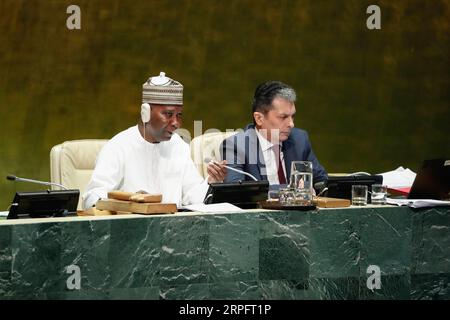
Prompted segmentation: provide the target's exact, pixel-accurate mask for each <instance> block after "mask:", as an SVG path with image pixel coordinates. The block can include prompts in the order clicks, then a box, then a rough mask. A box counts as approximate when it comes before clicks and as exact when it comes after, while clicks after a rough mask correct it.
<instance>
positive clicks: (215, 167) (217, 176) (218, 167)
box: [206, 160, 227, 183]
mask: <svg viewBox="0 0 450 320" xmlns="http://www.w3.org/2000/svg"><path fill="white" fill-rule="evenodd" d="M226 164H227V161H226V160H223V161H210V162H209V163H208V167H207V169H206V171H207V172H208V175H209V177H208V183H214V182H222V181H223V179H225V176H226V175H227V168H226V167H225V166H224V165H226Z"/></svg>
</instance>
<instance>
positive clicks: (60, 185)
mask: <svg viewBox="0 0 450 320" xmlns="http://www.w3.org/2000/svg"><path fill="white" fill-rule="evenodd" d="M6 179H7V180H13V181H22V182H31V183H37V184H43V185H46V186H57V187H60V188H62V189H64V190H69V188H67V187H66V186H63V185H62V184H59V183H56V182H46V181H39V180H33V179H27V178H19V177H16V176H13V175H11V174H9V175H7V176H6Z"/></svg>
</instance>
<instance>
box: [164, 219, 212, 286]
mask: <svg viewBox="0 0 450 320" xmlns="http://www.w3.org/2000/svg"><path fill="white" fill-rule="evenodd" d="M209 220H210V219H209V218H207V216H184V217H183V216H182V217H168V218H166V219H164V218H161V222H160V223H161V226H160V228H161V239H160V244H161V254H160V279H159V281H160V285H161V286H175V285H181V284H190V283H206V282H208V274H209V270H210V262H209V259H208V254H209V223H208V221H209Z"/></svg>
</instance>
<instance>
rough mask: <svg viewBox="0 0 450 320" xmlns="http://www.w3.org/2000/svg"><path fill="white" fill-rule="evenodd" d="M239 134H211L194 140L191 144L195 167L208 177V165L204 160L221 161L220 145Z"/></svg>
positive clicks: (234, 132)
mask: <svg viewBox="0 0 450 320" xmlns="http://www.w3.org/2000/svg"><path fill="white" fill-rule="evenodd" d="M238 132H239V131H229V132H210V133H205V134H202V135H200V136H198V137H195V138H194V139H192V141H191V143H190V147H191V157H192V160H193V161H194V164H195V167H196V168H197V170H198V172H199V173H200V174H201V175H202V176H203V177H206V176H207V175H208V173H207V172H206V168H207V166H208V164H207V163H204V160H205V159H206V158H210V159H216V160H220V158H221V157H220V144H221V143H222V141H223V140H224V139H226V138H228V137H230V136H232V135H234V134H236V133H238Z"/></svg>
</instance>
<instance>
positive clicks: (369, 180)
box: [324, 174, 383, 202]
mask: <svg viewBox="0 0 450 320" xmlns="http://www.w3.org/2000/svg"><path fill="white" fill-rule="evenodd" d="M382 183H383V176H382V175H378V174H373V175H368V174H361V175H359V174H352V175H345V176H331V177H328V181H327V188H328V190H327V191H325V192H324V195H325V196H326V197H330V198H340V199H349V200H351V199H352V186H353V185H364V186H367V187H368V188H367V189H368V191H369V192H371V191H372V185H373V184H382ZM368 200H369V202H370V196H369V197H368Z"/></svg>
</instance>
